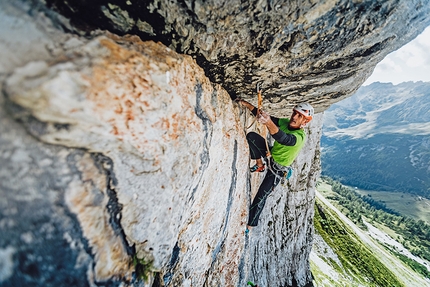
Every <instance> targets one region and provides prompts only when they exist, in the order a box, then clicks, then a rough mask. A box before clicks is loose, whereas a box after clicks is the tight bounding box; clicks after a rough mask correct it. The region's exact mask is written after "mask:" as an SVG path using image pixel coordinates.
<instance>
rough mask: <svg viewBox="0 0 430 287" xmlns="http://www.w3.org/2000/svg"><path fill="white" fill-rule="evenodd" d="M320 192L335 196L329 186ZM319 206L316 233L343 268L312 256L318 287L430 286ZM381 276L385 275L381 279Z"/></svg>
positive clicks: (323, 186)
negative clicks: (337, 258)
mask: <svg viewBox="0 0 430 287" xmlns="http://www.w3.org/2000/svg"><path fill="white" fill-rule="evenodd" d="M318 190H319V191H320V192H321V193H322V194H324V196H328V195H330V194H331V195H333V194H334V193H333V191H332V190H331V186H330V185H328V184H326V183H322V184H320V185H319V186H318ZM317 204H318V205H319V206H320V208H319V209H317V210H316V212H315V230H316V232H317V233H319V234H321V235H322V237H323V238H324V240H325V241H326V242H327V243H328V244H329V245H330V247H328V248H331V249H333V250H334V251H335V253H336V254H337V256H338V257H339V259H340V261H341V262H342V264H341V265H342V266H339V265H338V264H336V263H335V262H333V260H332V259H327V258H325V257H324V255H322V256H321V254H319V255H320V256H317V255H315V252H313V253H314V254H311V270H312V273H313V275H314V284H315V286H319V287H321V286H327V287H328V286H330V287H333V286H407V287H409V286H417V287H418V286H420V287H421V286H430V282H428V281H427V282H426V281H423V279H422V277H421V276H419V275H418V274H416V273H415V272H413V271H412V270H411V269H410V268H408V267H406V266H405V265H404V264H403V263H401V262H400V261H398V259H397V258H395V256H394V255H389V254H388V258H387V255H386V254H381V249H383V248H382V247H381V246H380V245H379V244H378V246H379V247H378V248H376V249H375V243H374V242H366V243H364V242H363V241H362V239H361V240H360V239H359V238H358V237H357V236H356V235H355V232H357V231H355V232H354V231H352V229H351V228H350V226H348V224H347V223H345V221H344V220H342V219H340V218H339V217H338V216H337V215H336V213H335V212H334V211H333V210H331V208H329V207H328V206H326V205H324V204H323V203H321V201H319V200H318V201H317ZM321 212H322V213H321ZM322 214H323V216H321V215H322ZM324 216H325V218H323V217H324ZM393 235H394V234H393ZM369 243H371V244H369ZM372 246H373V247H372ZM325 248H326V249H327V247H325ZM314 249H315V248H314ZM384 253H385V252H384ZM323 261H325V262H323ZM382 262H383V263H382ZM381 274H385V275H384V276H382V277H381ZM394 274H395V275H394ZM399 278H400V279H399ZM387 284H388V285H387Z"/></svg>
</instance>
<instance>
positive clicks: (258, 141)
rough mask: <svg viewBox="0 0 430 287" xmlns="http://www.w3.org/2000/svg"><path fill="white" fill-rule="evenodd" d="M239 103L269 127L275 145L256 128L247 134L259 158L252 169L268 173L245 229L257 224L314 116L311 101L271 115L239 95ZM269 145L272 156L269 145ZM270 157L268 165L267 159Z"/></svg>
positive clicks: (301, 143) (252, 170)
mask: <svg viewBox="0 0 430 287" xmlns="http://www.w3.org/2000/svg"><path fill="white" fill-rule="evenodd" d="M236 102H238V103H239V104H240V105H242V106H244V107H246V108H248V109H249V110H250V111H251V112H252V114H253V115H254V116H257V120H258V121H259V122H260V123H262V124H263V125H265V126H266V127H267V130H268V131H269V133H270V135H271V136H272V138H273V139H274V140H275V141H274V143H273V146H271V147H270V146H268V145H267V144H266V140H265V139H264V138H263V137H262V136H261V135H259V134H257V133H255V132H250V133H248V134H247V135H246V139H247V140H248V144H249V152H250V155H251V159H254V160H255V161H256V163H255V165H254V166H252V167H251V168H250V171H251V172H264V171H265V170H266V168H267V172H266V175H265V177H264V179H263V182H262V183H261V185H260V187H259V189H258V192H257V195H256V196H255V197H254V199H253V201H252V204H251V207H250V210H249V217H248V223H247V229H246V233H248V232H249V230H250V229H251V227H253V226H257V224H258V218H259V217H260V214H261V212H262V211H263V208H264V205H265V203H266V199H267V197H268V196H269V194H270V193H271V192H272V191H273V189H274V188H275V187H276V186H277V185H278V184H279V182H280V181H281V180H282V179H283V177H285V174H286V173H288V172H289V171H290V169H291V167H290V166H291V164H292V163H293V161H294V159H295V158H296V157H297V155H298V153H299V152H300V150H301V149H302V147H303V145H304V143H305V141H306V134H305V132H304V130H303V127H304V126H305V125H306V124H307V123H309V122H310V121H311V120H312V117H313V115H314V109H313V107H312V106H311V105H310V104H309V103H300V104H297V105H296V106H295V107H294V108H293V113H292V115H291V117H290V118H289V119H288V118H277V117H273V116H270V115H269V114H267V113H266V112H264V111H260V112H257V111H258V109H257V108H256V107H255V106H253V105H252V104H251V103H249V102H247V101H245V100H242V99H240V98H238V99H236ZM268 148H269V149H270V155H271V156H270V157H268V158H266V156H267V155H268V154H269V153H268V152H269V151H268V150H267V149H268ZM264 160H266V161H267V166H266V164H265V162H264Z"/></svg>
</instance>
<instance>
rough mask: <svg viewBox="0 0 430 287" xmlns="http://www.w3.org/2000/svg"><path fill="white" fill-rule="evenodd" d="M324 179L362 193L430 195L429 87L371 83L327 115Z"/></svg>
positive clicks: (422, 83) (417, 84)
mask: <svg viewBox="0 0 430 287" xmlns="http://www.w3.org/2000/svg"><path fill="white" fill-rule="evenodd" d="M321 147H322V170H323V174H325V175H328V176H330V177H333V178H335V179H337V180H339V181H341V182H343V183H344V184H348V185H353V186H358V187H360V188H363V189H375V190H390V191H405V192H410V193H415V194H419V195H422V196H425V197H427V198H428V197H429V194H430V167H429V162H430V83H428V82H405V83H402V84H399V85H393V84H391V83H379V82H377V83H373V84H371V85H369V86H364V87H361V88H360V89H359V90H358V91H357V92H356V93H355V94H354V95H353V96H351V97H350V98H348V99H345V100H343V101H341V102H339V103H336V104H334V105H332V106H331V107H330V109H328V110H327V111H326V112H325V118H324V125H323V136H322V139H321Z"/></svg>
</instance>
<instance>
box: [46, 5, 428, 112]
mask: <svg viewBox="0 0 430 287" xmlns="http://www.w3.org/2000/svg"><path fill="white" fill-rule="evenodd" d="M46 2H47V5H48V6H49V7H52V9H54V10H56V11H59V12H60V13H62V14H63V15H65V16H66V17H67V18H69V19H71V23H72V24H74V25H75V27H77V28H78V29H80V30H85V31H88V30H91V29H95V28H103V29H108V30H110V31H113V32H116V33H120V34H135V35H139V36H140V37H141V38H142V39H155V40H157V41H161V42H162V43H164V44H165V45H167V46H169V47H171V48H172V49H175V50H176V51H178V52H180V53H186V54H189V55H192V56H194V57H195V58H196V60H197V62H198V63H199V65H200V66H202V67H204V69H205V71H206V73H207V75H208V76H209V78H210V79H211V80H212V81H213V82H216V83H219V84H221V85H222V86H223V87H224V88H225V89H226V90H227V91H228V92H229V93H230V95H231V96H232V97H234V96H236V95H241V96H242V97H245V98H247V99H251V98H253V96H254V94H253V92H254V91H255V87H256V83H257V82H260V83H261V84H262V86H263V89H264V90H265V93H264V94H265V97H266V101H265V107H266V108H267V109H270V110H271V111H272V113H277V114H278V115H282V116H286V115H285V114H284V113H285V106H286V107H288V108H290V107H291V105H292V104H294V103H295V102H297V101H299V100H306V101H309V102H311V103H312V104H314V105H315V107H316V108H317V111H323V110H324V109H325V108H327V107H328V106H329V105H330V104H331V103H333V102H335V101H338V100H340V99H342V98H345V97H347V96H349V95H351V94H352V93H353V92H354V91H355V90H356V89H357V88H358V87H360V85H361V84H362V83H363V82H364V81H365V79H366V78H367V77H368V76H369V75H370V74H371V72H372V70H373V67H374V66H375V65H376V63H377V62H379V61H380V60H382V58H383V57H384V56H385V55H387V54H388V52H390V51H392V50H395V49H398V48H399V47H400V46H402V45H403V44H404V43H406V42H408V41H410V40H411V39H413V38H414V37H416V36H417V35H418V33H419V32H420V31H422V30H423V28H424V27H426V26H427V25H429V24H430V20H429V18H428V16H427V15H428V14H429V12H430V5H429V3H428V1H426V0H390V1H386V0H378V1H375V0H365V1H350V0H329V1H319V0H312V1H219V0H211V1H203V0H193V1H159V0H153V1H150V0H146V1H116V0H112V1H97V2H94V3H91V4H90V3H86V4H85V5H82V4H81V2H82V1H80V0H69V1H61V0H47V1H46Z"/></svg>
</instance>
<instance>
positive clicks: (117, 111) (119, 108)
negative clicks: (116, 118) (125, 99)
mask: <svg viewBox="0 0 430 287" xmlns="http://www.w3.org/2000/svg"><path fill="white" fill-rule="evenodd" d="M114 111H115V113H117V114H122V111H123V108H122V106H121V105H118V106H117V107H116V109H115V110H114Z"/></svg>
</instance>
